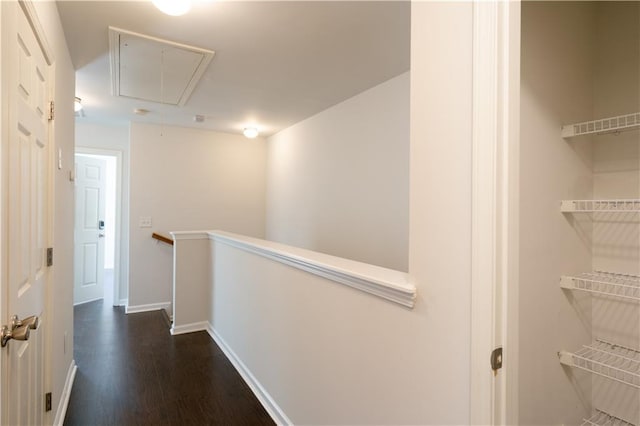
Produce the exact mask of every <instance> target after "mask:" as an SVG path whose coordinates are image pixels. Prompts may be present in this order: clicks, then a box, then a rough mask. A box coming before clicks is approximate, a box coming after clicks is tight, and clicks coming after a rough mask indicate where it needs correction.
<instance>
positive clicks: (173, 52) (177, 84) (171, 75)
mask: <svg viewBox="0 0 640 426" xmlns="http://www.w3.org/2000/svg"><path fill="white" fill-rule="evenodd" d="M109 51H110V65H111V67H110V68H111V91H112V94H113V95H114V96H120V97H127V98H132V99H137V100H142V101H149V102H156V103H161V104H168V105H176V106H184V105H185V104H186V102H187V100H188V99H189V97H190V95H191V93H192V92H193V90H194V89H195V87H196V85H197V83H198V81H199V80H200V78H201V77H202V75H203V74H204V72H205V70H206V69H207V66H208V65H209V63H210V62H211V60H212V59H213V55H214V54H215V52H213V51H212V50H208V49H202V48H199V47H196V46H189V45H185V44H181V43H176V42H173V41H169V40H164V39H160V38H157V37H152V36H149V35H144V34H139V33H136V32H133V31H127V30H123V29H120V28H116V27H111V26H110V27H109Z"/></svg>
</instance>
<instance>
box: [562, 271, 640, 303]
mask: <svg viewBox="0 0 640 426" xmlns="http://www.w3.org/2000/svg"><path fill="white" fill-rule="evenodd" d="M560 287H562V288H565V289H567V290H579V291H586V292H589V293H592V294H598V295H603V296H612V297H618V298H622V299H627V300H635V301H639V302H640V276H637V275H626V274H614V273H611V272H602V271H595V272H587V273H583V274H579V275H563V276H562V277H561V278H560Z"/></svg>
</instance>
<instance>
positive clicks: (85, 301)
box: [73, 296, 103, 306]
mask: <svg viewBox="0 0 640 426" xmlns="http://www.w3.org/2000/svg"><path fill="white" fill-rule="evenodd" d="M102 299H103V297H102V296H100V297H96V298H95V299H89V300H84V301H82V302H73V306H78V305H84V304H85V303H91V302H95V301H96V300H102Z"/></svg>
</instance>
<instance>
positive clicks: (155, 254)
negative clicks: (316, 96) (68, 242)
mask: <svg viewBox="0 0 640 426" xmlns="http://www.w3.org/2000/svg"><path fill="white" fill-rule="evenodd" d="M130 141H131V166H130V172H131V197H130V198H131V199H130V214H131V217H130V255H129V268H130V269H129V301H128V307H129V308H131V307H140V306H144V305H149V304H155V303H166V302H170V301H171V298H172V257H173V251H172V248H171V247H170V246H168V245H166V244H163V243H158V242H156V241H155V240H153V239H152V238H151V233H152V232H154V231H155V232H160V233H164V234H168V233H169V232H171V231H189V230H199V229H221V230H225V231H230V232H236V233H239V234H244V235H249V236H254V237H263V236H264V215H265V183H264V181H265V173H266V164H265V162H266V143H265V141H264V139H261V138H257V139H247V138H245V137H244V136H239V135H231V134H226V133H217V132H211V131H204V130H197V129H187V128H181V127H169V126H159V125H149V124H141V123H132V124H131V133H130ZM140 217H151V218H152V223H153V227H152V228H140V227H139V226H138V225H139V218H140Z"/></svg>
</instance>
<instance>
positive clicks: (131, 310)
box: [125, 302, 171, 314]
mask: <svg viewBox="0 0 640 426" xmlns="http://www.w3.org/2000/svg"><path fill="white" fill-rule="evenodd" d="M168 308H171V302H161V303H149V304H148V305H134V306H130V305H127V307H126V308H125V313H127V314H137V313H139V312H150V311H159V310H160V309H168Z"/></svg>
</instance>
